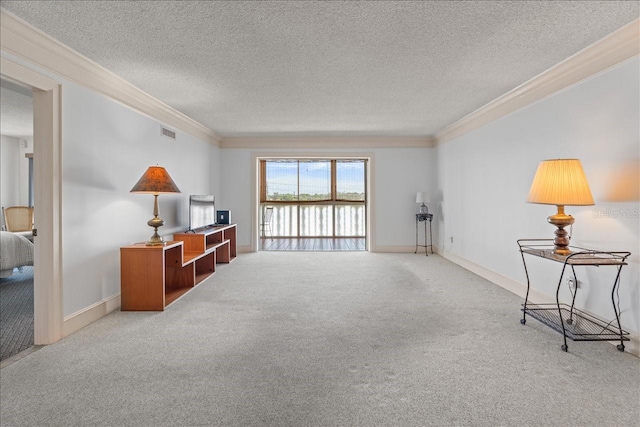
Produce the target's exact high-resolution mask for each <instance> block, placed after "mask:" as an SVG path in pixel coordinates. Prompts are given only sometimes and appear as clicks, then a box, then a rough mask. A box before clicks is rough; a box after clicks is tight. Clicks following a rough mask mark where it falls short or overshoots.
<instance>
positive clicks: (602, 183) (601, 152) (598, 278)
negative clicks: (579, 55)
mask: <svg viewBox="0 0 640 427" xmlns="http://www.w3.org/2000/svg"><path fill="white" fill-rule="evenodd" d="M639 76H640V71H639V60H638V58H637V57H636V58H634V59H632V60H629V61H627V62H625V63H623V64H621V65H619V66H617V67H615V68H613V69H610V70H608V71H606V72H603V73H600V74H599V75H597V76H594V77H592V78H590V79H588V80H585V81H583V82H581V83H579V84H576V85H574V86H573V87H570V88H568V89H566V90H564V91H562V92H560V93H556V94H554V95H553V96H550V97H548V98H546V99H543V100H542V101H540V102H537V103H535V104H533V105H531V106H528V107H527V108H525V109H523V110H520V111H518V112H515V113H512V114H511V115H509V116H506V117H503V118H502V119H499V120H497V121H495V122H492V123H490V124H488V125H486V126H484V127H482V128H480V129H477V130H475V131H472V132H470V133H468V134H466V135H463V136H461V137H459V138H457V139H455V140H453V141H450V142H447V143H444V144H442V145H440V146H438V147H437V153H438V160H437V164H438V166H437V167H438V174H437V176H438V193H439V196H440V200H439V206H438V210H439V212H438V213H439V215H438V220H439V221H441V222H440V228H439V241H440V242H441V248H442V249H443V250H444V253H445V254H451V255H453V256H456V257H461V258H463V259H465V260H467V261H470V262H472V263H475V264H476V265H479V266H481V267H483V268H485V269H487V270H490V271H493V272H496V273H498V274H500V275H503V276H506V277H507V278H510V279H512V280H515V281H517V282H519V283H522V284H526V278H525V273H524V269H523V266H522V260H521V258H520V253H519V251H518V247H517V245H516V240H517V239H520V238H553V230H554V228H553V227H552V226H551V225H550V224H547V222H546V217H547V216H549V215H551V214H553V213H555V206H547V205H534V204H527V203H525V199H526V197H527V195H528V192H529V187H530V185H531V181H532V179H533V176H534V174H535V171H536V168H537V165H538V163H539V162H540V161H541V160H544V159H550V158H578V159H580V160H581V161H582V164H583V167H584V169H585V172H586V174H587V178H588V180H589V183H590V186H591V190H592V193H593V196H594V199H595V203H596V205H595V206H587V207H574V206H568V207H567V208H566V211H567V213H569V214H571V215H573V216H574V217H575V218H576V223H575V224H574V226H573V238H572V245H577V246H586V247H590V248H595V249H602V250H623V251H631V252H632V256H631V258H630V260H629V266H627V267H624V268H623V270H622V278H621V286H620V301H621V303H620V308H621V310H622V323H623V327H626V328H628V329H630V330H632V331H640V283H639V277H638V276H639V268H638V265H639V259H640V254H639V252H640V247H639V236H640V233H639V229H640V221H639V203H638V200H639V199H640V197H639V194H638V170H639V168H640V166H639V161H640V160H639V159H640V137H639V132H640V107H639V94H640V87H639V80H640V79H639ZM620 190H626V191H623V192H621V191H620ZM623 193H626V194H623ZM450 237H453V242H451V239H450ZM561 267H562V265H561V264H557V265H556V264H554V263H549V262H540V261H539V260H532V261H531V266H530V274H531V276H532V281H533V283H532V285H533V286H534V287H535V288H536V290H538V291H540V292H542V293H544V294H546V295H549V296H555V290H556V286H557V281H558V275H559V272H560V268H561ZM577 274H578V279H579V280H583V281H584V283H583V285H582V288H581V289H580V291H579V293H578V300H577V304H578V307H579V308H582V309H585V310H587V311H589V312H591V313H593V314H596V315H598V316H600V317H602V318H604V319H607V320H610V319H612V318H614V314H613V309H612V307H611V286H612V284H613V279H614V277H615V269H613V268H604V267H601V268H599V269H597V268H594V267H592V268H589V269H582V270H579V271H578V272H577ZM568 296H569V295H568V292H564V291H563V294H562V298H563V299H564V300H565V301H566V300H567V298H568Z"/></svg>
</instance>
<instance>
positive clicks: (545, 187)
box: [527, 159, 594, 206]
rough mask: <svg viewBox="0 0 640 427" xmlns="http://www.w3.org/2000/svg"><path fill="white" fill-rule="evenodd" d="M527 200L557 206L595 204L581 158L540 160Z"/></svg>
mask: <svg viewBox="0 0 640 427" xmlns="http://www.w3.org/2000/svg"><path fill="white" fill-rule="evenodd" d="M527 202H529V203H540V204H544V205H557V206H590V205H593V204H594V203H593V196H592V195H591V190H590V189H589V183H588V182H587V177H586V175H585V174H584V170H583V169H582V165H581V164H580V160H578V159H554V160H544V161H542V162H540V164H539V165H538V170H537V171H536V175H535V177H534V178H533V183H532V184H531V189H530V190H529V197H527Z"/></svg>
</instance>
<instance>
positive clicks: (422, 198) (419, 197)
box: [416, 192, 430, 203]
mask: <svg viewBox="0 0 640 427" xmlns="http://www.w3.org/2000/svg"><path fill="white" fill-rule="evenodd" d="M429 202H430V200H429V195H428V194H427V193H425V192H419V193H416V203H429Z"/></svg>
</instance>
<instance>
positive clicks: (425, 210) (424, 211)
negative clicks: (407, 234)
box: [418, 203, 429, 214]
mask: <svg viewBox="0 0 640 427" xmlns="http://www.w3.org/2000/svg"><path fill="white" fill-rule="evenodd" d="M418 213H421V214H428V213H429V208H428V207H427V205H425V204H424V203H423V204H422V205H420V212H418Z"/></svg>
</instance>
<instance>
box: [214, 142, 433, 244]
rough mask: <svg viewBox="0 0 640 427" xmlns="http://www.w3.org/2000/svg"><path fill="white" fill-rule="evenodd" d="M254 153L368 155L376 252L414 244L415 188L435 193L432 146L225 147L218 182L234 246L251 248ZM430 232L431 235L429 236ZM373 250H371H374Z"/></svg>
mask: <svg viewBox="0 0 640 427" xmlns="http://www.w3.org/2000/svg"><path fill="white" fill-rule="evenodd" d="M254 151H255V152H257V153H259V155H263V154H264V153H268V154H269V155H270V156H279V157H294V158H295V157H304V156H309V155H310V153H313V155H325V154H326V155H327V157H339V156H357V155H361V154H363V153H369V154H370V155H372V156H373V161H372V165H371V166H372V167H371V171H372V174H373V176H372V180H371V181H372V188H371V191H372V193H373V194H372V202H373V204H372V209H373V210H374V211H375V213H374V216H375V222H374V229H373V230H372V233H375V243H376V247H377V250H378V251H408V250H409V249H413V248H414V247H415V217H414V214H415V213H416V212H417V209H418V207H417V205H416V203H415V200H416V192H418V191H426V192H428V193H429V194H432V193H433V192H435V157H434V153H435V150H434V149H433V148H426V147H425V148H371V149H368V148H366V147H365V146H364V145H363V148H344V149H310V148H300V149H269V148H268V147H266V146H265V147H264V148H263V149H260V150H252V149H244V148H225V149H222V150H221V159H222V162H221V163H222V165H221V172H222V174H221V179H220V181H221V185H222V195H223V200H224V204H221V205H220V208H224V209H230V210H231V211H232V218H233V221H234V222H236V223H237V224H238V245H239V246H245V247H250V246H251V208H252V203H251V194H252V186H255V183H253V182H252V181H251V179H252V178H251V177H252V176H253V174H252V168H255V167H256V166H255V165H254V164H253V163H252V159H253V158H254ZM435 237H436V235H435V234H434V240H435ZM374 249H376V248H374Z"/></svg>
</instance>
